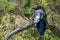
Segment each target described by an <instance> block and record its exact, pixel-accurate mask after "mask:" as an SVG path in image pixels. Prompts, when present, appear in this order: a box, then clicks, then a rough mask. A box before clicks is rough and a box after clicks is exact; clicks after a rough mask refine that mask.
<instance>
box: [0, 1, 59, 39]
mask: <svg viewBox="0 0 60 40" xmlns="http://www.w3.org/2000/svg"><path fill="white" fill-rule="evenodd" d="M14 1H16V2H15V3H14V2H11V1H8V0H0V40H3V39H4V37H5V36H6V35H8V34H9V33H10V32H11V31H12V30H14V29H15V28H16V26H18V25H19V26H20V24H23V25H22V26H25V24H29V23H28V22H26V20H25V19H23V18H22V19H21V16H20V15H19V14H18V13H17V12H18V11H19V10H18V9H15V8H18V7H20V8H21V10H22V11H21V12H19V13H21V14H23V15H24V17H26V18H27V17H31V18H32V14H33V9H32V8H33V7H36V6H38V5H41V6H43V7H44V8H45V10H46V14H47V22H48V24H52V25H55V26H56V27H57V28H59V29H60V6H59V5H60V1H59V0H14ZM13 9H14V10H15V12H16V10H17V12H16V14H15V13H14V14H13V12H10V11H13ZM3 13H4V14H3ZM9 13H10V14H9ZM17 14H18V15H17ZM23 21H24V22H23ZM29 21H30V20H29ZM16 22H17V23H16ZM22 22H23V23H22ZM30 22H31V21H30ZM10 40H60V38H58V37H57V36H56V35H54V34H53V33H52V32H51V31H50V30H49V29H47V30H46V32H45V35H44V37H41V36H40V35H39V33H38V31H37V29H36V28H35V27H34V28H30V29H27V30H24V31H22V32H20V33H18V34H16V35H14V36H13V37H11V38H10Z"/></svg>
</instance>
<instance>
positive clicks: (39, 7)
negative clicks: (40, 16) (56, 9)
mask: <svg viewBox="0 0 60 40" xmlns="http://www.w3.org/2000/svg"><path fill="white" fill-rule="evenodd" d="M33 9H34V10H39V9H41V10H43V11H44V12H45V10H44V7H42V6H37V7H34V8H33Z"/></svg>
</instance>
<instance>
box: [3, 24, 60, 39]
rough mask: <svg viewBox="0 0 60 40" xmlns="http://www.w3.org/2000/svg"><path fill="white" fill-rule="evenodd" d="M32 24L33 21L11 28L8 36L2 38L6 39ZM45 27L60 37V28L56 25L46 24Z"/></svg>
mask: <svg viewBox="0 0 60 40" xmlns="http://www.w3.org/2000/svg"><path fill="white" fill-rule="evenodd" d="M33 26H34V23H32V24H30V25H28V26H26V27H22V28H17V29H15V30H13V31H12V32H11V33H10V34H9V35H8V36H6V37H5V38H4V40H8V39H9V38H10V37H11V36H13V35H14V34H16V33H18V32H20V31H23V30H26V29H29V28H31V27H33ZM46 29H50V30H51V31H52V32H53V33H54V34H55V35H56V36H58V37H60V30H59V29H58V28H57V27H55V26H53V25H46Z"/></svg>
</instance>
